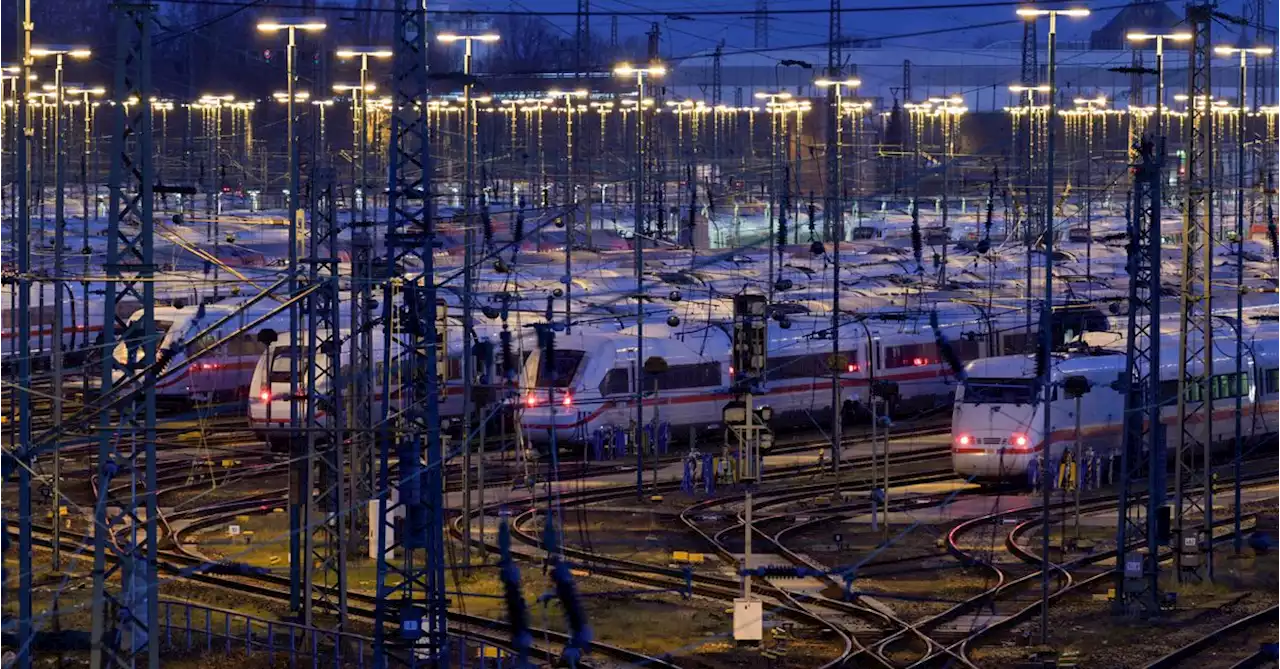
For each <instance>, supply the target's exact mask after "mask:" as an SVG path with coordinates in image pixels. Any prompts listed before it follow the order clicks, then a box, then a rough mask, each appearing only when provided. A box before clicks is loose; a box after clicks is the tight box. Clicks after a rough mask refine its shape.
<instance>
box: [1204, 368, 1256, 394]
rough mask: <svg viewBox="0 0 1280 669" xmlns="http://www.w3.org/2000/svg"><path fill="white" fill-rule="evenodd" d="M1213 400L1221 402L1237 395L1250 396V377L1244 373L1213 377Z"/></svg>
mask: <svg viewBox="0 0 1280 669" xmlns="http://www.w3.org/2000/svg"><path fill="white" fill-rule="evenodd" d="M1211 392H1212V393H1213V399H1215V400H1221V399H1226V398H1229V397H1236V396H1237V395H1239V396H1241V397H1244V396H1247V395H1248V394H1249V376H1248V375H1247V374H1244V373H1243V372H1242V373H1240V374H1218V375H1215V376H1214V377H1213V384H1212V390H1211Z"/></svg>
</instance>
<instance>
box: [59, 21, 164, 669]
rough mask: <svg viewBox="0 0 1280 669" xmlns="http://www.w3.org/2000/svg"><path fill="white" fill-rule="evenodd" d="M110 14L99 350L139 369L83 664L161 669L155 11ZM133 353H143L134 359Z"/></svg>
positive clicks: (110, 494)
mask: <svg viewBox="0 0 1280 669" xmlns="http://www.w3.org/2000/svg"><path fill="white" fill-rule="evenodd" d="M114 9H115V11H116V71H115V85H114V86H113V88H112V90H113V93H114V96H115V98H114V99H115V105H114V106H113V107H112V109H113V111H114V116H115V129H114V133H113V135H112V140H111V175H110V177H109V178H110V181H109V183H108V189H109V192H110V195H111V210H110V212H109V217H108V219H107V261H106V265H105V267H104V269H105V270H106V282H105V299H104V300H103V324H104V327H103V335H104V337H103V338H104V342H103V344H104V346H103V349H102V350H104V351H111V350H114V348H115V346H116V344H118V343H123V344H124V345H125V346H126V347H127V348H128V350H129V353H128V356H127V359H128V360H129V361H131V363H132V362H134V361H136V365H137V366H138V367H139V368H141V369H143V370H145V372H144V374H143V375H142V378H141V384H142V386H141V388H140V389H139V390H138V391H137V392H133V393H132V394H131V395H130V397H129V398H128V399H127V400H126V401H124V402H122V403H121V404H120V405H119V407H118V415H117V416H114V420H113V416H112V412H111V411H110V410H104V411H102V413H101V419H100V420H101V422H100V427H101V429H102V434H101V437H100V440H99V442H98V497H97V500H96V503H95V505H94V514H93V518H94V527H95V531H94V533H93V536H94V550H93V623H92V637H91V644H92V646H91V651H90V666H92V667H95V668H98V667H108V666H112V667H114V666H118V667H135V666H137V665H138V664H139V663H140V662H141V661H145V662H146V663H147V666H148V667H152V668H153V669H155V668H156V667H159V666H160V644H159V643H158V639H155V638H152V635H151V632H152V631H153V630H155V629H157V628H156V624H157V623H158V622H159V615H160V613H159V611H160V609H159V606H158V592H157V580H156V558H157V554H156V548H157V543H158V537H157V532H158V529H159V528H158V526H157V523H156V520H157V518H158V515H159V514H158V513H157V509H156V496H155V490H156V394H155V385H156V371H157V366H156V364H155V362H156V344H157V340H158V338H159V336H158V334H157V333H156V322H155V282H154V281H153V278H154V275H155V253H154V252H155V246H154V241H155V227H154V225H155V224H154V219H153V217H152V205H153V201H154V199H153V193H152V189H153V184H154V178H153V175H152V160H153V156H152V154H151V27H152V16H153V14H154V12H155V6H154V5H148V4H117V5H115V7H114ZM130 98H133V99H132V100H130ZM127 101H128V102H132V104H127ZM135 226H136V227H135ZM125 302H136V303H137V304H138V305H139V307H140V308H141V310H142V316H141V318H138V319H137V320H135V321H134V323H133V324H132V325H131V326H129V327H126V323H125V322H124V319H123V318H121V317H120V316H119V315H118V314H119V313H120V309H119V307H120V306H121V304H122V303H125ZM108 324H112V325H114V327H110V326H108ZM139 329H140V330H141V331H139ZM117 332H118V333H119V334H118V335H117V334H115V333H117ZM138 348H140V349H141V356H137V355H136V352H137V349H138ZM102 361H103V362H102V391H101V396H102V397H108V396H110V394H111V389H112V384H113V374H112V372H114V371H115V368H116V365H117V363H116V359H115V356H114V355H103V356H102ZM55 438H57V437H55ZM139 468H142V472H141V474H142V475H141V476H139ZM119 476H127V477H129V479H130V485H129V486H127V487H119V486H115V485H113V482H114V480H115V479H116V478H117V477H119ZM117 491H123V492H121V493H120V494H121V495H122V496H117ZM125 527H127V528H129V529H128V530H127V531H125V532H124V533H122V534H119V535H115V536H113V535H112V533H113V532H114V531H115V530H116V529H117V528H125ZM108 558H110V561H109V560H108ZM153 642H154V643H153Z"/></svg>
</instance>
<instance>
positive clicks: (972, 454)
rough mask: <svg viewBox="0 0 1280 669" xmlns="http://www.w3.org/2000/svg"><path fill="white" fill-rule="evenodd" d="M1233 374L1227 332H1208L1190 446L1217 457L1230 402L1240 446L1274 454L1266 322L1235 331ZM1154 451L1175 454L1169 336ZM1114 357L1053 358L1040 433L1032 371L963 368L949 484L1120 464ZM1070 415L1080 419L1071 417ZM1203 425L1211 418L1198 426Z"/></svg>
mask: <svg viewBox="0 0 1280 669" xmlns="http://www.w3.org/2000/svg"><path fill="white" fill-rule="evenodd" d="M1242 338H1243V355H1242V356H1241V357H1240V361H1241V363H1242V364H1241V371H1240V373H1239V374H1237V372H1236V361H1237V354H1236V332H1235V330H1234V329H1233V328H1230V327H1222V328H1219V329H1217V330H1216V331H1215V332H1214V333H1213V336H1212V337H1211V340H1210V342H1209V346H1208V347H1207V353H1206V357H1208V356H1211V357H1212V376H1211V377H1210V378H1209V383H1208V385H1209V388H1210V391H1209V394H1210V397H1207V398H1206V397H1203V396H1202V393H1201V392H1200V389H1199V386H1198V385H1194V384H1192V385H1190V386H1189V387H1187V388H1186V389H1185V391H1186V394H1187V396H1186V398H1185V399H1186V402H1187V403H1188V404H1189V405H1190V406H1192V407H1193V409H1194V408H1195V407H1199V408H1200V409H1199V410H1198V411H1193V413H1192V415H1194V417H1195V424H1193V425H1188V426H1187V429H1189V430H1191V431H1192V433H1193V434H1195V435H1197V436H1196V438H1197V439H1200V440H1204V439H1205V438H1206V437H1205V435H1204V429H1205V428H1204V425H1205V423H1206V422H1207V423H1208V425H1209V429H1210V430H1211V434H1210V435H1209V436H1208V441H1209V442H1210V443H1211V444H1212V445H1213V446H1214V447H1215V448H1218V449H1221V448H1226V447H1229V446H1231V445H1233V444H1234V442H1235V433H1236V425H1235V416H1236V401H1237V399H1239V401H1240V404H1241V409H1240V416H1241V421H1242V424H1241V428H1242V436H1243V438H1244V439H1245V440H1246V442H1247V443H1248V444H1250V447H1252V446H1254V445H1258V444H1267V445H1268V446H1269V448H1271V449H1273V450H1274V448H1275V438H1276V433H1277V409H1278V404H1277V403H1278V402H1280V338H1278V335H1277V327H1276V323H1275V322H1274V321H1272V322H1264V323H1262V324H1256V325H1249V326H1246V327H1245V328H1243V331H1242ZM1160 344H1161V346H1160V371H1159V373H1160V397H1159V403H1160V423H1161V425H1160V430H1161V431H1162V435H1161V438H1160V441H1161V442H1162V443H1164V444H1165V445H1166V448H1168V449H1170V450H1172V449H1177V448H1178V447H1179V445H1180V444H1181V443H1182V439H1183V426H1182V425H1181V424H1180V423H1179V417H1178V399H1179V398H1178V393H1179V383H1178V380H1179V378H1180V376H1179V375H1180V372H1179V364H1180V362H1181V361H1180V358H1181V353H1180V351H1179V346H1178V344H1179V342H1178V334H1177V332H1176V330H1174V331H1170V330H1168V329H1166V330H1165V331H1164V332H1163V333H1162V336H1161V342H1160ZM1202 344H1203V341H1202V336H1201V335H1199V334H1195V335H1192V336H1191V337H1190V341H1189V343H1188V346H1189V347H1191V348H1197V347H1200V346H1202ZM1125 364H1126V363H1125V354H1124V350H1123V349H1119V350H1117V349H1114V348H1113V349H1093V350H1089V351H1084V352H1078V353H1070V354H1055V355H1054V356H1053V357H1052V373H1051V377H1050V383H1051V388H1052V391H1051V392H1052V398H1051V400H1050V401H1049V403H1048V407H1047V409H1048V412H1049V419H1050V421H1051V422H1050V424H1049V426H1048V427H1047V430H1046V426H1045V422H1044V419H1045V411H1046V406H1045V403H1044V402H1043V401H1041V400H1040V398H1039V397H1038V393H1039V388H1040V386H1039V385H1038V384H1037V382H1036V378H1035V376H1036V372H1035V361H1034V359H1033V358H1032V357H1030V356H1026V355H1015V356H997V357H992V358H985V359H982V360H975V361H973V362H970V363H969V364H967V365H966V366H965V371H966V373H967V375H968V381H967V383H965V384H963V385H958V386H957V388H956V390H955V406H954V408H953V410H952V414H951V415H952V419H951V439H952V441H951V454H952V464H953V467H954V469H955V471H956V473H957V474H960V475H962V476H966V477H973V478H976V479H984V480H1003V481H1010V480H1014V481H1019V480H1026V477H1027V472H1028V468H1029V467H1031V466H1033V465H1035V464H1036V463H1038V462H1039V460H1038V459H1039V458H1040V457H1041V456H1043V455H1044V454H1046V453H1047V455H1048V457H1049V459H1050V461H1051V462H1057V461H1058V460H1060V459H1061V458H1062V457H1063V453H1064V452H1066V451H1068V450H1073V449H1075V448H1076V445H1077V442H1078V443H1079V447H1080V449H1081V450H1080V452H1081V453H1082V454H1083V453H1092V454H1094V455H1095V456H1098V457H1101V458H1103V459H1104V460H1105V459H1111V458H1113V457H1116V456H1118V455H1119V454H1120V452H1121V448H1122V443H1123V437H1124V413H1125V411H1124V410H1125V398H1124V394H1123V386H1122V385H1121V380H1122V379H1123V378H1124V374H1125V373H1126V367H1125ZM1139 368H1140V370H1141V371H1142V372H1144V373H1145V371H1146V365H1145V363H1141V364H1140V367H1139ZM1204 373H1205V370H1204V369H1203V365H1202V364H1196V365H1193V366H1191V367H1189V368H1188V369H1187V374H1188V376H1189V377H1198V376H1201V375H1203V374H1204ZM1069 380H1070V381H1071V383H1072V385H1073V387H1074V388H1077V389H1084V392H1083V394H1080V396H1079V398H1078V399H1077V398H1076V397H1073V396H1072V394H1071V393H1069V392H1068V391H1067V384H1068V381H1069ZM1077 412H1078V414H1079V415H1077ZM1207 416H1212V418H1211V419H1209V420H1206V417H1207Z"/></svg>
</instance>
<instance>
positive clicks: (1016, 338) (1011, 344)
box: [1000, 332, 1031, 355]
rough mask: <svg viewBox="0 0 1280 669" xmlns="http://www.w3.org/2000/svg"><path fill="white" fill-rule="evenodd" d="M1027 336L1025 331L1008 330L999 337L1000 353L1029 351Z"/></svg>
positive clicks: (1014, 353) (1008, 353) (1012, 353)
mask: <svg viewBox="0 0 1280 669" xmlns="http://www.w3.org/2000/svg"><path fill="white" fill-rule="evenodd" d="M1028 340H1029V337H1028V336H1027V333H1025V332H1009V333H1006V334H1005V335H1003V336H1001V337H1000V342H1001V347H1000V355H1017V354H1019V353H1026V352H1028V351H1030V350H1031V349H1030V347H1028V346H1027V342H1028Z"/></svg>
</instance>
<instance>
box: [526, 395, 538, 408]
mask: <svg viewBox="0 0 1280 669" xmlns="http://www.w3.org/2000/svg"><path fill="white" fill-rule="evenodd" d="M524 405H525V406H528V407H536V406H538V396H537V395H533V394H530V395H529V396H528V397H526V398H524Z"/></svg>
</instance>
